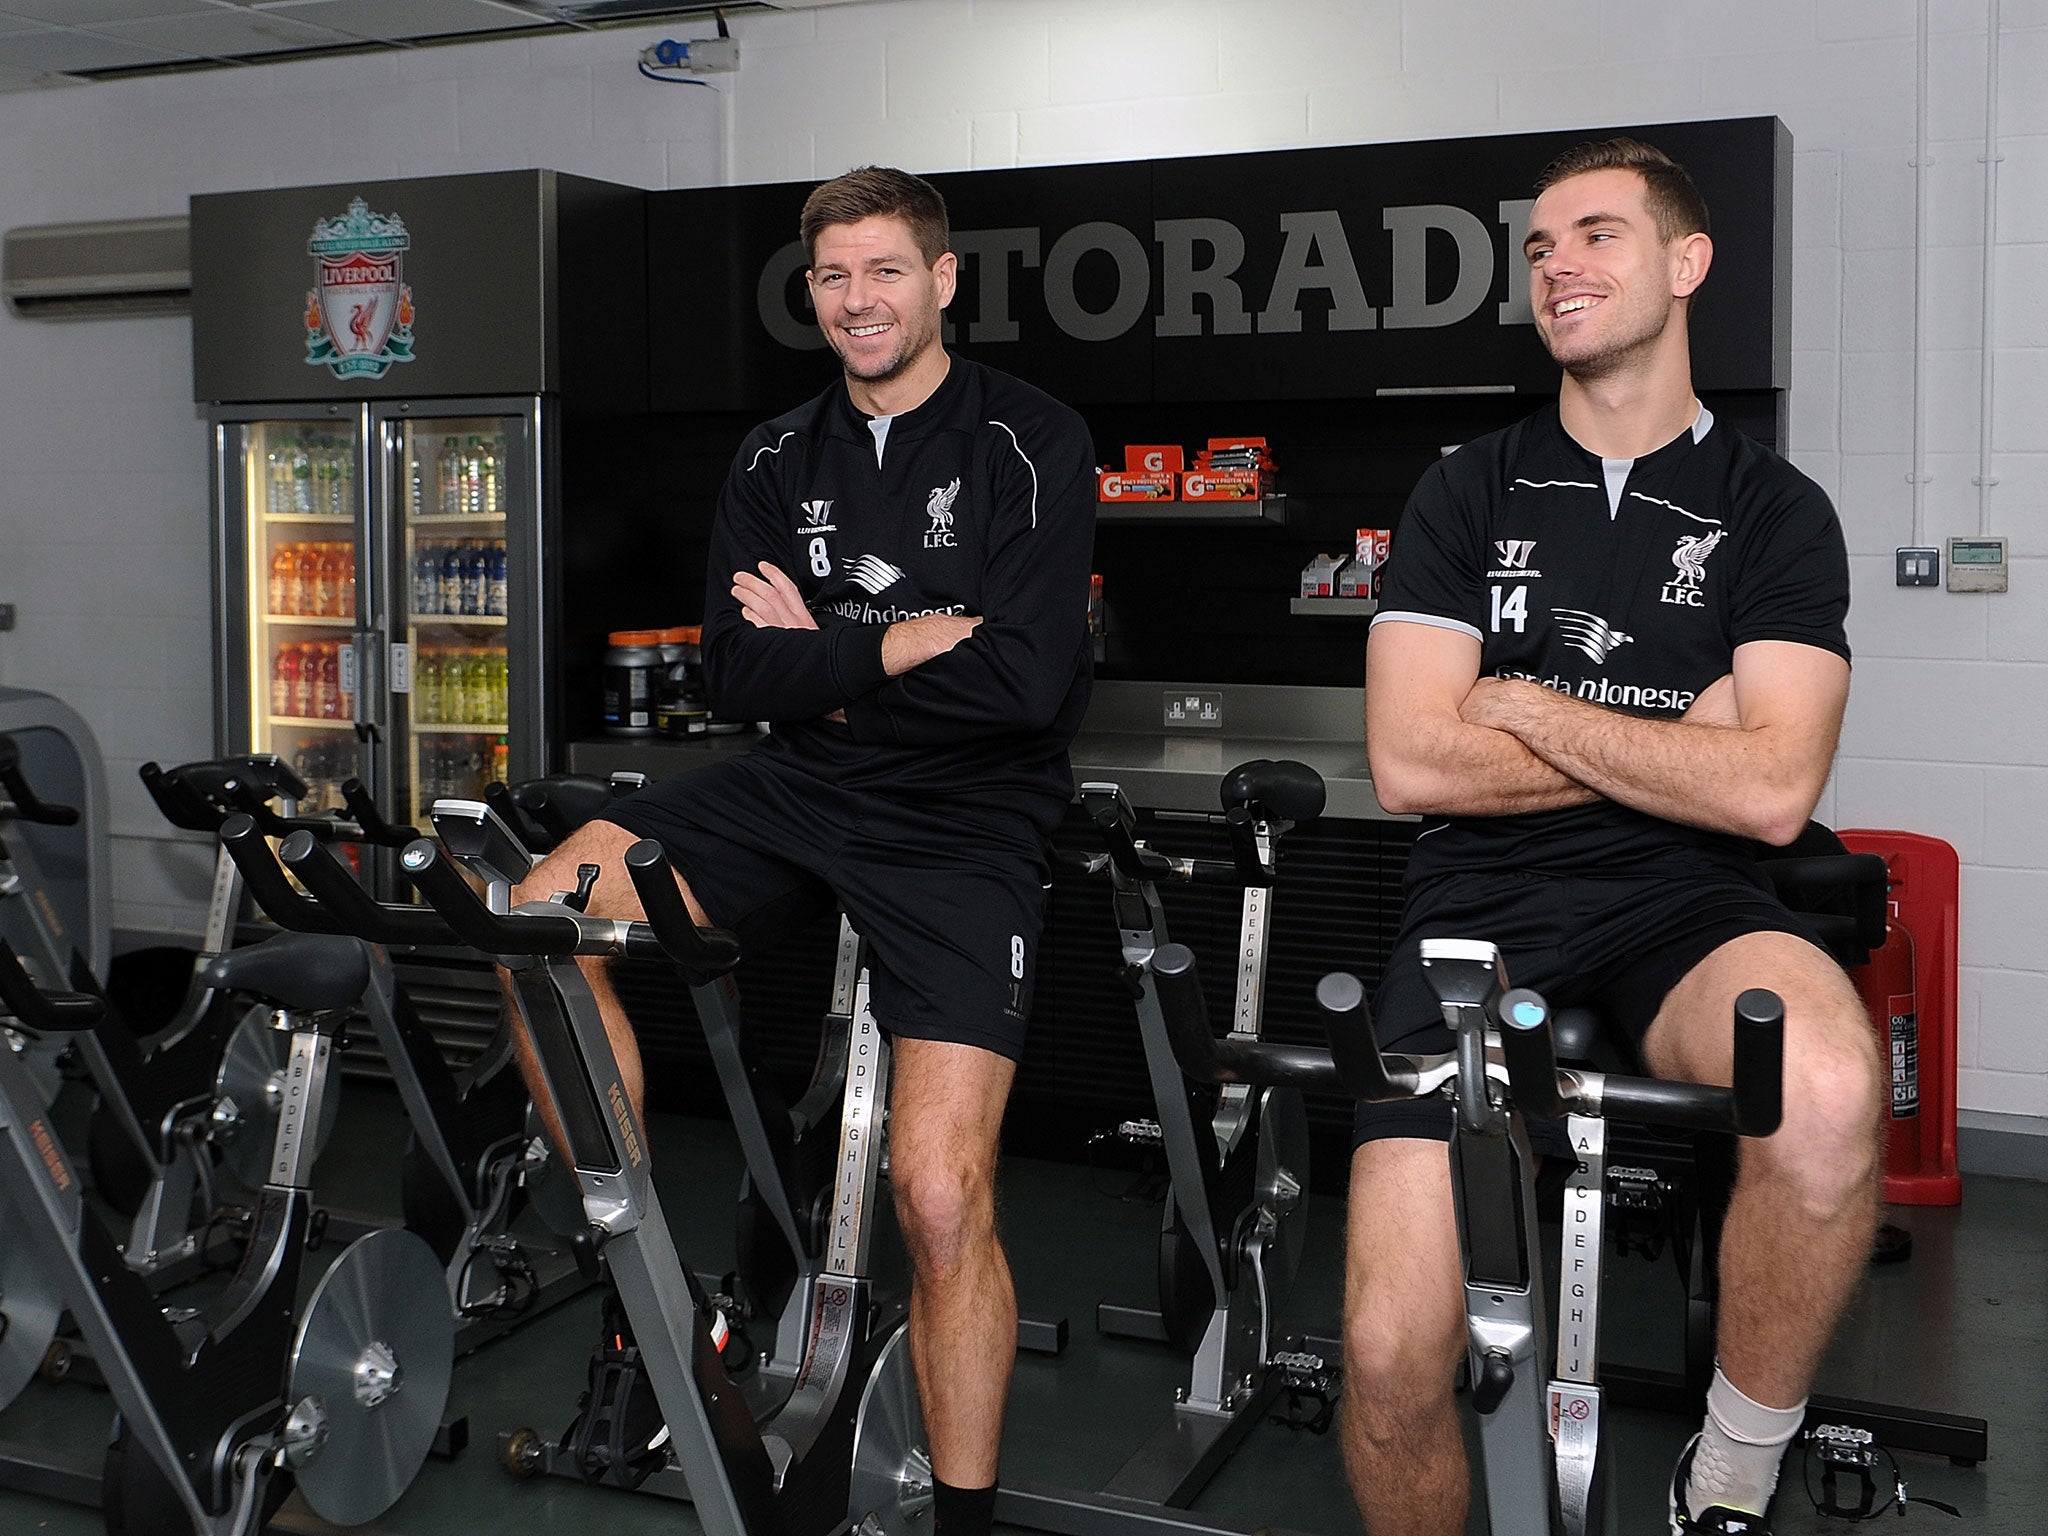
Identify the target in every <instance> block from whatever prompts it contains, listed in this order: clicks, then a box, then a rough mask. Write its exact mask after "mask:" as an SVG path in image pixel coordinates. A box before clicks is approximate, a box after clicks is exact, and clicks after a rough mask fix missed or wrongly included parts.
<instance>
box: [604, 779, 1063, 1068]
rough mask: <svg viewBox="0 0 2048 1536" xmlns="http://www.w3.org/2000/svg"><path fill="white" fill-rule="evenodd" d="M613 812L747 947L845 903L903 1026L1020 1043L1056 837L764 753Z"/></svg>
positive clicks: (1010, 1053)
mask: <svg viewBox="0 0 2048 1536" xmlns="http://www.w3.org/2000/svg"><path fill="white" fill-rule="evenodd" d="M603 819H604V820H606V821H610V822H614V823H616V824H617V825H619V826H621V827H624V828H625V829H626V830H627V831H629V832H632V833H634V834H636V835H638V836H640V837H651V838H653V839H655V841H657V842H659V843H660V844H661V845H662V847H663V848H664V849H665V850H667V853H668V857H669V862H670V863H672V864H673V865H675V867H676V871H677V873H679V874H680V875H681V876H682V877H683V879H684V880H685V881H686V882H687V883H688V884H689V887H690V890H691V891H692V893H694V894H695V896H696V898H697V901H698V904H699V905H701V906H702V907H703V908H704V912H705V915H706V916H708V917H709V918H710V919H711V921H712V922H713V923H715V924H717V925H718V926H719V927H722V928H731V929H734V930H736V931H737V932H738V933H739V935H740V940H741V943H742V945H743V946H744V947H745V948H746V949H747V950H748V952H752V951H754V950H755V949H756V948H757V947H766V946H770V945H772V944H773V943H774V942H775V940H777V939H778V938H780V937H781V936H783V935H784V934H786V933H788V932H790V931H791V930H792V929H793V928H795V927H797V926H799V925H801V924H802V923H804V922H807V921H809V920H810V919H812V918H814V917H815V916H817V915H818V914H819V913H821V912H824V911H829V910H830V909H831V908H832V906H833V905H834V904H835V903H836V904H837V905H838V906H839V907H841V908H843V909H844V911H845V912H846V915H847V916H848V917H850V918H851V919H852V920H853V925H854V927H855V928H857V929H859V930H860V932H861V934H862V936H863V937H865V938H866V939H867V941H868V957H869V971H870V975H871V978H872V981H873V990H872V992H871V994H870V996H871V999H872V1002H873V1006H874V1010H875V1020H876V1022H877V1023H879V1024H880V1025H881V1026H882V1027H883V1028H884V1029H886V1030H888V1031H889V1032H890V1033H891V1034H893V1035H909V1036H912V1037H914V1038H917V1039H920V1040H949V1041H955V1042H957V1043H959V1044H962V1045H974V1046H979V1047H981V1048H982V1049H983V1050H988V1051H994V1052H995V1053H996V1054H997V1055H999V1056H1007V1057H1009V1058H1010V1059H1011V1060H1012V1061H1015V1060H1016V1059H1018V1058H1019V1057H1020V1056H1022V1055H1023V1052H1024V1026H1025V1021H1026V1020H1027V1019H1029V1018H1030V1016H1031V988H1032V983H1033V981H1034V979H1035V978H1036V976H1037V962H1038V936H1039V930H1040V928H1041V927H1042V926H1043V925H1044V921H1045V887H1046V881H1047V878H1048V869H1047V865H1046V856H1045V839H1044V837H1043V835H1042V834H1041V833H1040V832H1039V830H1038V828H1037V826H1036V825H1035V824H1034V823H1033V822H1032V821H1031V820H1030V818H1028V817H1027V816H1025V815H1024V814H1022V813H1021V812H1019V811H1013V810H1010V809H1007V808H1004V807H1000V806H984V805H973V806H962V805H961V804H960V803H958V802H954V801H941V800H936V799H933V800H911V801H900V800H895V799H890V798H885V797H883V796H880V795H876V794H873V793H870V792H867V791H860V790H849V789H845V788H842V787H841V786H839V785H837V784H834V783H831V782H830V781H828V780H823V779H817V778H813V777H811V776H810V775H809V774H807V773H804V772H803V771H802V770H800V769H797V768H792V767H790V766H789V765H787V764H785V763H782V762H778V761H777V760H775V759H774V758H772V757H769V756H767V755H766V754H764V753H761V752H758V751H756V752H748V753H745V754H743V755H741V756H738V757H732V758H727V759H724V760H723V761H720V762H717V763H713V764H711V765H710V766H708V767H705V768H699V769H696V770H695V771H693V772H690V773H685V774H679V775H678V776H676V777H675V778H671V779H664V780H662V781H661V782H660V783H658V784H653V785H650V786H648V787H647V788H646V789H643V790H641V791H640V792H639V793H638V794H635V795H631V796H628V797H627V798H626V799H623V800H619V801H615V802H613V803H612V804H611V805H609V806H607V807H606V809H605V812H604V817H603Z"/></svg>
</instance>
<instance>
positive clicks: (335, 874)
mask: <svg viewBox="0 0 2048 1536" xmlns="http://www.w3.org/2000/svg"><path fill="white" fill-rule="evenodd" d="M408 846H409V845H408ZM277 858H278V862H279V863H281V864H282V865H284V867H285V868H286V869H288V870H290V871H291V872H292V873H293V874H295V875H297V876H298V877H299V881H300V883H301V884H303V885H304V886H305V887H306V889H307V890H309V891H311V892H312V893H313V894H314V895H315V896H317V897H319V898H320V905H321V906H322V907H323V908H325V909H326V910H327V912H329V913H331V914H332V915H333V918H334V921H335V922H337V923H339V924H340V925H341V927H342V929H343V930H344V931H346V932H348V933H352V934H354V935H355V936H356V937H357V938H359V939H368V940H369V941H370V942H371V943H373V944H453V943H455V942H457V940H456V935H455V930H454V929H453V928H451V927H450V926H449V925H448V923H447V921H446V920H445V919H443V918H442V917H441V915H440V914H439V913H438V912H430V911H428V910H427V909H426V908H425V907H412V906H396V905H393V904H391V903H388V902H382V901H378V900H376V899H375V898H374V897H372V896H371V895H370V893H369V892H368V891H366V890H364V889H363V888H362V886H361V885H359V884H358V883H357V881H356V877H355V876H354V875H353V874H351V873H350V872H349V871H348V870H347V869H345V868H344V867H343V866H342V864H341V861H340V860H339V859H337V858H336V857H335V856H334V851H333V850H332V849H330V848H328V847H325V846H324V845H323V844H322V843H321V842H320V841H319V839H317V838H315V837H314V836H313V835H312V833H310V832H306V831H303V830H301V831H298V832H294V833H293V834H292V835H291V836H290V837H288V838H286V839H285V840H284V843H283V844H282V846H280V847H279V848H278V850H277Z"/></svg>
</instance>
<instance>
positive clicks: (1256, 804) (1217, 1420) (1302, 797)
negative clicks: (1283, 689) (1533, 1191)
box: [996, 759, 1335, 1536]
mask: <svg viewBox="0 0 2048 1536" xmlns="http://www.w3.org/2000/svg"><path fill="white" fill-rule="evenodd" d="M1221 801H1222V814H1221V817H1220V819H1221V821H1222V823H1223V825H1224V828H1225V830H1226V833H1227V835H1228V837H1229V840H1230V850H1231V857H1230V858H1229V859H1227V860H1222V859H1190V858H1177V857H1172V856H1169V855H1168V854H1166V853H1163V852H1161V851H1159V850H1158V849H1156V848H1153V847H1151V846H1149V845H1148V844H1147V843H1146V842H1144V841H1142V840H1140V839H1139V837H1138V835H1137V833H1138V818H1137V813H1136V811H1135V810H1134V809H1133V807H1132V805H1131V802H1130V800H1129V799H1128V798H1127V797H1126V796H1125V794H1124V793H1123V790H1122V789H1121V788H1120V787H1119V786H1118V785H1116V784H1113V783H1084V784H1083V785H1082V786H1081V805H1082V807H1083V809H1085V810H1086V811H1087V812H1088V814H1089V816H1090V818H1091V819H1092V820H1093V822H1094V823H1095V826H1096V828H1097V830H1098V831H1099V832H1100V833H1101V835H1102V838H1103V840H1104V845H1105V847H1106V849H1107V852H1106V853H1103V854H1095V855H1092V856H1090V857H1089V858H1088V859H1087V867H1088V869H1089V870H1090V871H1091V872H1106V873H1107V874H1108V875H1109V877H1110V880H1111V882H1112V885H1113V898H1112V900H1113V909H1114V913H1115V917H1116V925H1117V929H1118V932H1119V935H1120V940H1121V946H1122V952H1123V958H1124V968H1123V970H1122V972H1121V973H1120V976H1121V979H1122V981H1123V982H1124V984H1125V986H1126V987H1127V988H1128V990H1129V992H1130V994H1131V997H1132V1000H1133V1002H1134V1003H1135V1005H1136V1010H1137V1016H1138V1029H1139V1035H1140V1038H1141V1040H1142V1042H1143V1045H1144V1051H1145V1067H1146V1073H1147V1076H1148V1077H1149V1079H1150V1082H1151V1087H1152V1097H1153V1101H1154V1104H1155V1107H1156V1112H1157V1115H1158V1126H1159V1140H1160V1146H1161V1150H1162V1151H1163V1153H1164V1156H1165V1159H1166V1164H1167V1170H1168V1175H1169V1178H1170V1180H1171V1184H1172V1188H1171V1191H1170V1193H1169V1195H1168V1198H1167V1201H1166V1207H1165V1211H1164V1213H1163V1217H1162V1225H1161V1230H1160V1235H1159V1247H1158V1292H1157V1295H1158V1305H1157V1307H1156V1308H1140V1307H1128V1306H1117V1305H1111V1304H1104V1305H1102V1306H1100V1307H1098V1308H1097V1311H1096V1325H1097V1327H1098V1329H1099V1330H1100V1331H1101V1332H1103V1333H1106V1334H1110V1335H1113V1336H1122V1337H1128V1338H1142V1339H1154V1340H1160V1341H1163V1342H1166V1343H1169V1344H1171V1345H1173V1346H1174V1347H1175V1348H1177V1349H1179V1350H1180V1351H1181V1352H1183V1353H1184V1354H1186V1355H1188V1356H1189V1357H1190V1362H1191V1363H1190V1371H1189V1379H1188V1384H1187V1386H1186V1387H1184V1388H1181V1389H1179V1390H1178V1391H1177V1392H1176V1394H1175V1401H1174V1404H1173V1409H1172V1413H1171V1415H1170V1416H1169V1417H1168V1419H1167V1420H1166V1422H1165V1423H1163V1424H1161V1425H1160V1426H1159V1427H1158V1428H1157V1429H1156V1430H1155V1431H1154V1432H1153V1433H1152V1434H1151V1435H1149V1436H1148V1437H1147V1438H1146V1440H1145V1441H1144V1443H1143V1444H1142V1445H1141V1446H1140V1447H1139V1448H1138V1449H1137V1450H1136V1451H1135V1452H1134V1453H1133V1454H1132V1455H1131V1456H1130V1458H1129V1459H1128V1460H1127V1461H1126V1462H1125V1463H1124V1465H1123V1466H1122V1467H1121V1468H1120V1469H1119V1470H1118V1471H1117V1472H1116V1473H1115V1475H1114V1476H1112V1477H1111V1478H1110V1480H1109V1481H1108V1482H1107V1483H1106V1484H1104V1486H1103V1488H1102V1490H1101V1491H1100V1493H1097V1494H1087V1493H1077V1492H1073V1491H1069V1490H1062V1489H1054V1488H1048V1487H1042V1486H1039V1485H1036V1484H1031V1483H1017V1484H1010V1483H1005V1484H1004V1485H1003V1486H1002V1487H1001V1489H1000V1491H999V1492H998V1494H997V1502H996V1512H997V1516H998V1518H1000V1519H1003V1520H1006V1521H1009V1522H1011V1523H1014V1524H1019V1525H1028V1526H1030V1527H1032V1528H1034V1529H1039V1530H1049V1531H1061V1532H1068V1533H1073V1536H1094V1533H1096V1532H1100V1531H1105V1530H1110V1529H1117V1528H1128V1529H1134V1530H1135V1529H1152V1528H1155V1527H1156V1526H1157V1525H1158V1524H1159V1523H1160V1521H1161V1520H1162V1519H1164V1520H1166V1521H1168V1522H1170V1523H1171V1524H1172V1525H1174V1526H1175V1527H1176V1528H1177V1529H1207V1528H1212V1527H1213V1528H1214V1529H1217V1530H1233V1529H1236V1527H1235V1526H1233V1525H1230V1524H1228V1523H1226V1522H1216V1521H1213V1520H1212V1519H1211V1517H1207V1516H1195V1515H1190V1514H1187V1513H1185V1511H1186V1509H1187V1506H1188V1505H1189V1504H1191V1503H1192V1502H1193V1501H1194V1499H1195V1498H1196V1496H1197V1495H1198V1494H1200V1492H1201V1490H1202V1489H1203V1487H1204V1486H1205V1485H1206V1484H1207V1483H1208V1482H1209V1481H1210V1479H1211V1478H1212V1477H1213V1476H1214V1475H1215V1473H1216V1471H1217V1469H1218V1468H1219V1467H1220V1466H1221V1465H1222V1464H1223V1462H1224V1461H1225V1460H1226V1459H1227V1458H1228V1456H1229V1455H1230V1453H1231V1451H1232V1450H1233V1449H1234V1448H1235V1447H1236V1446H1237V1445H1238V1443H1239V1442H1240V1441H1242V1440H1243V1439H1244V1437H1245V1436H1246V1435H1247V1434H1248V1433H1249V1432H1250V1431H1251V1429H1252V1428H1253V1426H1255V1425H1257V1424H1258V1423H1259V1422H1261V1420H1262V1419H1264V1418H1265V1417H1266V1416H1267V1415H1268V1414H1269V1413H1270V1411H1271V1410H1272V1408H1273V1406H1274V1403H1275V1400H1276V1399H1277V1398H1278V1397H1279V1395H1280V1394H1281V1392H1282V1390H1283V1389H1286V1388H1289V1387H1297V1386H1298V1387H1305V1388H1311V1389H1314V1390H1318V1391H1321V1392H1327V1391H1328V1387H1329V1379H1330V1372H1329V1369H1328V1363H1327V1362H1328V1359H1329V1357H1330V1356H1331V1355H1333V1354H1334V1352H1335V1346H1334V1341H1325V1340H1321V1339H1302V1338H1299V1337H1297V1336H1294V1335H1292V1334H1290V1333H1288V1332H1286V1331H1285V1330H1284V1329H1283V1327H1282V1325H1281V1324H1280V1322H1279V1319H1280V1318H1281V1316H1282V1315H1283V1313H1284V1310H1285V1307H1286V1302H1287V1297H1288V1294H1289V1291H1290V1290H1291V1288H1292V1286H1293V1282H1294V1279H1295V1277H1296V1274H1297V1273H1298V1271H1299V1269H1300V1265H1301V1254H1302V1248H1303V1244H1304V1242H1305V1228H1306V1224H1307V1215H1308V1212H1307V1205H1306V1202H1307V1196H1308V1164H1309V1147H1308V1117H1307V1111H1306V1109H1305V1108H1304V1107H1303V1104H1302V1096H1301V1090H1300V1088H1299V1087H1298V1086H1297V1085H1295V1084H1292V1083H1286V1082H1276V1083H1272V1084H1259V1085H1252V1084H1246V1083H1228V1084H1223V1085H1220V1087H1219V1086H1218V1085H1214V1084H1208V1083H1204V1084H1200V1085H1198V1086H1194V1087H1191V1086H1190V1084H1189V1082H1188V1080H1187V1078H1186V1077H1185V1076H1184V1075H1183V1073H1182V1069H1181V1067H1180V1064H1179V1063H1178V1062H1177V1061H1176V1060H1175V1058H1174V1054H1173V1045H1172V1041H1171V1039H1170V1037H1169V1034H1168V1026H1167V1019H1166V1017H1165V1014H1164V1012H1163V1010H1162V1007H1161V1002H1160V997H1159V993H1158V989H1157V988H1156V986H1155V984H1154V981H1153V977H1152V973H1151V969H1150V961H1151V960H1152V958H1153V956H1154V955H1155V953H1157V952H1158V951H1159V949H1160V948H1161V947H1162V946H1164V945H1166V944H1167V943H1168V942H1169V937H1168V931H1167V921H1166V911H1165V906H1164V903H1163V902H1162V900H1161V897H1160V887H1161V886H1162V885H1164V884H1166V883H1168V882H1177V883H1191V882H1204V883H1211V882H1213V883H1219V884H1225V885H1234V886H1241V887H1242V888H1243V892H1244V895H1243V903H1242V909H1241V915H1240V921H1239V931H1238V941H1237V946H1236V951H1235V953H1236V957H1237V965H1236V973H1235V995H1234V999H1233V1006H1232V1012H1231V1020H1232V1030H1233V1038H1240V1037H1241V1038H1244V1039H1247V1040H1257V1039H1258V1038H1259V1032H1260V1029H1261V1026H1262V1020H1263V1014H1264V993H1265V977H1266V960H1267V952H1268V946H1269V942H1270V920H1269V919H1270V911H1269V909H1270V905H1271V898H1272V888H1273V885H1274V883H1275V880H1276V878H1277V873H1278V868H1279V846H1280V840H1281V838H1282V837H1283V836H1284V834H1285V833H1286V832H1287V831H1288V830H1289V829H1290V828H1292V827H1294V826H1295V825H1297V824H1299V823H1302V822H1306V821H1312V820H1314V819H1315V818H1316V817H1317V816H1319V815H1321V814H1322V810H1323V806H1324V803H1325V791H1324V786H1323V781H1322V779H1321V777H1320V776H1319V775H1318V774H1317V773H1316V772H1315V770H1314V769H1312V768H1309V767H1307V766H1306V765H1304V764H1301V763H1296V762H1285V761H1283V762H1270V761H1267V760H1264V759H1261V760H1259V761H1256V762H1250V763H1245V764H1243V765H1241V766H1240V767H1238V768H1236V769H1234V770H1232V771H1231V772H1230V773H1229V774H1227V775H1225V776H1224V778H1223V781H1222V785H1221ZM1168 1510H1171V1511H1172V1513H1171V1514H1170V1515H1167V1514H1164V1511H1168Z"/></svg>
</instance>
